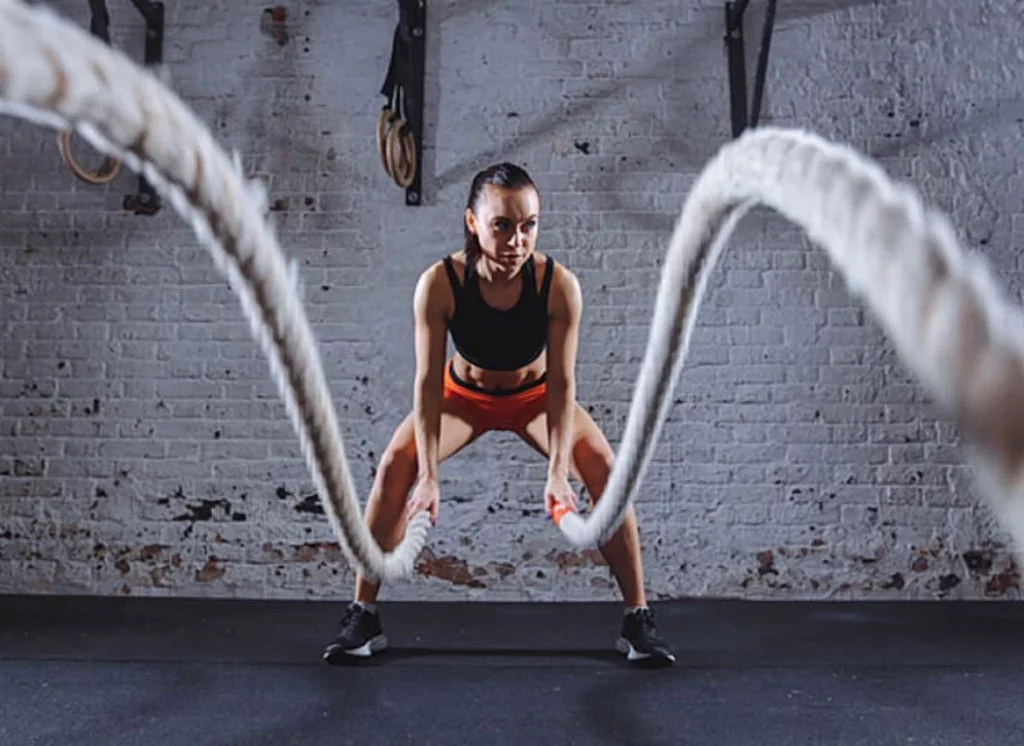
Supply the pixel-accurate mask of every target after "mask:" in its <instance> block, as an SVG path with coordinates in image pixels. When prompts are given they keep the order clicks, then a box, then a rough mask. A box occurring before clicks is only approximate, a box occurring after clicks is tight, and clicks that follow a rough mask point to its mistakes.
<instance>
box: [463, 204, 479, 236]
mask: <svg viewBox="0 0 1024 746" xmlns="http://www.w3.org/2000/svg"><path fill="white" fill-rule="evenodd" d="M466 227H467V228H469V232H470V233H472V234H473V235H474V236H479V235H480V232H479V231H478V230H477V225H476V215H474V214H473V211H472V210H470V209H469V208H466Z"/></svg>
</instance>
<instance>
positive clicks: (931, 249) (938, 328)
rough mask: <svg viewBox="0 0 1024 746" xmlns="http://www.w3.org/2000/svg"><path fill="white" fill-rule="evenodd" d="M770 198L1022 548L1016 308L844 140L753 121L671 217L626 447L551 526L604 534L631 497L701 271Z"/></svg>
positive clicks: (594, 538) (660, 416)
mask: <svg viewBox="0 0 1024 746" xmlns="http://www.w3.org/2000/svg"><path fill="white" fill-rule="evenodd" d="M757 204H763V205H766V206H768V207H770V208H772V209H774V210H775V211H777V212H778V213H779V214H781V215H783V216H784V217H786V218H787V219H789V220H790V221H792V222H793V223H794V224H796V225H798V226H800V227H801V228H803V229H804V231H806V233H807V235H808V237H809V238H810V239H811V240H812V241H813V242H815V243H817V244H819V245H821V246H822V247H823V248H824V249H825V250H826V252H827V253H828V256H829V258H830V259H831V261H832V264H833V265H834V266H835V267H836V268H837V269H838V270H839V272H840V273H841V274H842V276H843V278H844V279H845V281H846V283H847V286H848V288H849V290H850V292H851V294H853V295H855V296H859V297H861V298H863V299H864V300H865V301H866V304H867V306H868V307H869V309H870V310H871V311H872V312H873V313H874V314H875V316H876V317H877V318H878V320H879V322H880V324H881V327H882V328H883V330H884V331H885V332H886V333H887V335H888V337H889V338H890V339H891V340H892V341H893V343H894V345H895V348H896V351H897V353H898V354H899V355H900V356H901V358H902V360H903V361H904V363H905V364H906V365H907V366H908V368H909V369H910V370H911V372H912V373H914V374H915V375H916V376H917V377H918V378H919V379H920V380H921V382H922V383H923V384H924V386H925V388H926V390H927V391H928V392H929V393H930V395H931V396H933V397H934V398H935V400H936V403H937V405H938V406H939V407H940V408H941V409H942V410H943V411H944V412H945V413H947V414H948V415H950V416H951V417H952V418H953V419H954V420H955V422H956V423H957V425H958V426H960V427H961V428H962V430H963V433H964V435H965V441H966V443H967V451H968V455H969V458H970V459H971V460H972V461H973V463H974V465H975V466H976V467H977V470H976V471H977V472H978V483H979V485H980V487H981V492H982V494H983V495H984V496H985V497H986V498H987V499H988V501H989V502H990V504H991V505H992V507H993V510H994V512H995V513H996V515H997V517H998V518H999V519H1000V520H1001V521H1002V522H1003V524H1004V525H1005V526H1006V527H1007V528H1008V529H1009V531H1010V533H1011V536H1012V538H1013V541H1014V543H1015V544H1016V545H1017V546H1016V551H1017V553H1018V556H1019V554H1020V552H1021V550H1022V549H1024V482H1022V476H1024V469H1022V466H1024V361H1022V350H1024V316H1022V314H1021V311H1020V308H1019V307H1018V306H1012V305H1011V304H1010V302H1009V301H1008V300H1007V299H1006V298H1005V297H1004V294H1003V292H1002V290H1001V289H1000V288H999V287H998V286H997V284H996V281H995V279H994V277H993V274H992V272H991V271H990V269H989V266H988V263H987V262H986V260H985V259H984V258H983V257H981V256H980V255H978V254H967V253H966V252H964V250H963V249H961V248H960V245H959V243H958V241H957V238H956V235H955V233H954V230H953V228H952V226H951V224H950V222H949V220H948V219H947V218H946V217H945V216H944V215H942V214H940V213H938V212H937V211H934V210H932V209H929V208H926V207H925V205H924V204H923V202H922V200H921V198H920V196H919V195H918V193H917V192H916V191H914V190H913V189H911V188H910V187H908V186H906V185H903V184H897V183H895V182H894V181H892V180H890V178H889V177H888V176H887V175H886V174H885V172H884V171H883V170H882V168H881V167H880V166H879V165H877V164H876V163H874V162H872V161H871V160H869V159H867V158H865V157H863V156H861V155H860V154H858V153H857V152H856V151H855V150H853V149H852V148H850V147H848V146H845V145H837V144H834V143H830V142H827V141H825V140H823V139H822V138H820V137H818V136H816V135H814V134H810V133H806V132H801V131H793V130H782V129H776V128H767V127H766V128H761V129H755V130H751V131H749V132H747V133H745V134H744V135H742V136H741V137H740V138H738V139H737V140H735V141H733V142H732V143H730V144H728V145H726V146H724V147H723V148H722V149H721V150H720V151H719V153H718V154H717V155H716V156H715V158H713V159H712V160H711V162H710V163H708V164H707V166H706V167H705V168H704V170H703V171H702V173H701V174H700V176H699V178H698V179H697V182H696V183H695V184H694V187H693V190H692V191H691V192H690V194H689V196H688V198H687V200H686V202H685V204H684V207H683V210H682V213H681V215H680V217H679V220H678V222H677V223H676V227H675V230H674V232H673V235H672V238H671V242H670V244H669V248H668V252H667V255H666V257H665V264H664V269H663V271H662V275H661V282H660V287H659V289H658V294H657V297H656V300H655V307H654V316H653V319H652V322H651V331H650V335H649V339H648V342H647V349H646V352H645V354H644V359H643V363H642V365H641V369H640V375H639V378H638V380H637V383H636V387H635V389H634V392H633V399H632V402H631V405H630V410H629V415H628V419H627V423H626V428H625V432H624V434H623V437H622V445H621V447H620V449H619V452H618V454H617V458H616V460H615V464H614V467H613V469H612V473H611V475H610V476H609V479H608V482H607V485H606V487H605V491H604V493H603V494H602V498H601V500H599V501H598V503H597V505H596V506H595V507H594V509H593V510H592V511H591V512H590V514H589V515H588V516H587V517H586V518H583V517H581V516H579V515H577V514H574V513H569V514H568V515H566V516H565V517H564V518H562V519H561V521H560V522H559V526H560V527H561V529H562V531H563V532H564V533H565V535H566V536H567V537H568V539H569V541H570V542H571V543H572V544H574V545H576V546H579V547H583V546H588V545H592V544H600V543H603V542H604V541H606V540H607V539H608V538H610V536H611V535H612V533H614V531H615V529H616V528H617V526H618V525H619V523H620V521H621V520H622V518H623V516H624V514H625V511H626V509H627V507H628V505H629V504H630V503H631V502H632V500H633V499H634V497H635V495H636V491H637V487H638V485H639V483H640V480H641V479H642V477H643V474H644V470H645V469H646V467H647V465H648V462H649V460H650V457H651V453H652V451H653V450H654V448H655V446H656V444H657V441H658V437H659V435H660V432H661V428H662V425H663V424H664V421H665V417H666V415H667V413H668V409H669V407H670V404H671V401H672V393H673V390H674V388H675V385H676V381H677V379H678V377H679V374H680V370H681V367H682V364H683V360H684V358H685V356H686V351H687V348H688V346H689V341H690V335H691V332H692V330H693V325H694V320H695V318H696V314H697V309H698V307H699V306H700V301H701V298H702V296H703V294H704V290H705V288H706V286H707V279H708V275H709V274H710V273H711V270H712V269H713V267H714V266H715V262H716V261H717V260H718V257H719V255H720V254H721V252H722V250H723V249H724V247H725V244H726V242H727V240H728V238H729V236H730V234H731V233H732V231H733V229H734V228H735V226H736V224H737V223H738V221H739V219H740V218H741V217H742V216H743V215H744V214H745V213H746V212H747V211H748V210H749V209H750V208H751V207H753V206H755V205H757Z"/></svg>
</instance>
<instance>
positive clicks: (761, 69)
mask: <svg viewBox="0 0 1024 746" xmlns="http://www.w3.org/2000/svg"><path fill="white" fill-rule="evenodd" d="M749 4H750V0H736V1H735V2H729V1H727V2H726V3H725V47H726V54H727V57H728V60H729V102H730V113H731V117H732V136H733V137H734V138H735V137H739V136H740V135H741V134H742V133H743V131H744V130H745V129H747V128H748V127H756V126H757V123H758V121H759V120H760V117H761V101H762V99H763V98H764V81H765V76H766V74H767V71H768V53H769V51H770V50H771V44H772V31H773V29H774V28H775V5H776V0H766V5H765V9H764V24H763V26H762V28H761V49H760V51H759V52H758V55H757V70H756V72H755V73H754V96H753V100H752V101H751V102H750V113H749V114H748V109H747V69H746V60H745V53H744V48H743V14H744V12H746V10H747V5H749Z"/></svg>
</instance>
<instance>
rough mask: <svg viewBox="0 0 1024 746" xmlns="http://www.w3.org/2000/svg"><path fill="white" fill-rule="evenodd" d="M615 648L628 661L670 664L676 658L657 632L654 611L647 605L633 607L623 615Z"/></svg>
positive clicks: (647, 663)
mask: <svg viewBox="0 0 1024 746" xmlns="http://www.w3.org/2000/svg"><path fill="white" fill-rule="evenodd" d="M615 649H616V650H618V651H619V652H620V653H622V654H623V655H625V656H626V660H628V661H629V662H630V663H643V664H646V665H659V666H671V665H672V664H673V663H675V660H676V657H675V655H673V654H672V651H671V650H669V648H668V646H667V645H665V643H664V642H662V640H661V636H660V635H659V634H658V628H657V627H656V626H655V624H654V612H653V611H651V610H650V609H649V608H647V607H644V608H640V609H634V610H633V611H631V612H629V613H628V614H626V615H625V616H624V617H623V619H622V636H621V637H619V639H618V641H617V642H616V643H615Z"/></svg>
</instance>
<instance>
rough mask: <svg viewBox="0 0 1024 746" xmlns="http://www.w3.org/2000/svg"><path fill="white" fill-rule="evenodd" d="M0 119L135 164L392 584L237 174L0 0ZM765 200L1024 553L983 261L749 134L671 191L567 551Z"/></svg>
mask: <svg viewBox="0 0 1024 746" xmlns="http://www.w3.org/2000/svg"><path fill="white" fill-rule="evenodd" d="M0 112H3V113H8V114H12V115H14V116H18V117H21V118H23V119H26V120H29V121H33V122H35V123H38V124H41V125H46V126H50V127H55V128H63V127H68V126H70V125H72V124H73V125H75V126H76V128H77V130H78V131H79V132H80V133H81V134H82V135H83V136H84V137H85V138H86V139H88V140H89V142H90V143H92V144H93V146H94V147H96V148H98V149H99V150H100V151H101V152H104V153H108V154H112V155H117V156H119V157H120V158H121V160H122V161H123V162H124V163H125V165H127V166H128V168H131V169H132V170H135V171H139V172H142V173H143V174H144V175H145V176H146V177H147V179H149V180H150V181H151V183H152V184H153V185H154V187H155V188H156V189H157V190H158V191H159V192H160V193H161V194H162V195H164V196H165V197H166V198H167V199H168V200H169V201H170V202H171V204H172V205H174V207H175V209H176V210H177V211H178V212H179V213H180V214H181V215H182V216H183V217H184V218H185V219H186V220H189V221H190V223H191V225H192V227H193V229H194V230H195V232H196V234H197V236H198V237H199V239H200V240H201V241H202V242H203V244H204V245H206V246H207V248H208V249H209V250H210V252H211V254H212V256H213V258H214V260H215V262H216V266H217V267H218V268H219V269H220V270H221V271H222V272H224V274H225V275H226V276H227V277H228V280H229V282H230V283H231V286H232V288H233V289H234V291H235V292H236V293H237V294H238V296H239V298H240V299H241V302H242V308H243V310H244V311H245V313H246V315H247V316H248V318H249V319H250V323H251V327H252V331H253V334H254V337H256V338H257V339H258V340H259V342H260V343H261V345H262V348H263V350H264V352H265V353H266V355H267V357H268V360H269V363H270V367H271V371H272V373H273V376H274V379H275V381H276V382H277V385H278V389H279V391H280V393H281V396H282V398H283V399H284V401H285V404H286V406H287V409H288V412H289V415H290V416H291V419H292V423H293V425H294V427H295V430H296V432H297V434H298V436H299V439H300V442H301V444H302V446H303V451H304V453H305V456H306V461H307V464H308V466H309V468H310V472H311V474H312V476H313V479H314V481H315V483H316V485H317V487H318V492H319V494H320V496H321V500H322V502H323V503H324V507H325V512H326V514H327V516H328V519H329V521H330V524H331V527H332V529H333V530H334V532H335V534H336V535H337V536H338V539H339V543H340V545H341V547H342V550H343V551H344V552H345V554H346V557H347V558H348V559H349V561H350V562H352V563H353V564H355V565H356V566H358V567H359V569H361V570H362V571H363V572H364V573H365V574H366V575H368V576H370V577H375V578H379V579H381V580H385V581H386V580H389V579H397V578H401V577H405V576H408V575H410V574H411V573H412V571H413V563H414V561H415V558H416V556H417V555H418V553H419V551H420V549H421V548H422V547H423V544H424V542H425V540H426V533H427V529H428V520H429V519H428V518H427V514H426V512H421V513H419V514H417V516H415V517H414V518H413V520H412V521H410V523H409V527H408V528H407V530H406V534H405V537H404V538H403V540H402V543H401V544H400V545H399V546H398V547H397V548H396V549H395V550H394V551H392V552H390V553H384V552H382V551H381V550H380V547H379V546H378V545H377V544H376V542H375V541H374V540H373V537H372V536H371V535H370V534H369V531H368V530H367V529H366V527H365V526H364V524H363V523H362V521H361V520H360V518H361V514H360V511H359V506H358V503H357V501H356V498H355V489H354V486H353V483H352V477H351V473H350V472H349V469H348V464H347V460H346V457H345V452H344V444H343V442H342V439H341V436H340V433H339V430H338V425H337V419H336V414H335V411H334V408H333V404H332V400H331V397H330V395H329V392H328V390H327V387H326V383H325V381H324V376H323V373H322V370H321V367H320V362H319V355H318V352H317V349H316V346H315V343H314V340H313V335H312V331H311V330H310V327H309V324H308V322H307V320H306V317H305V314H304V311H303V309H302V306H301V305H300V302H299V298H298V293H297V289H296V284H297V270H296V268H295V265H294V264H292V265H291V268H290V269H289V267H288V265H287V264H286V262H285V259H284V257H283V254H282V251H281V249H280V247H279V245H278V243H277V241H276V237H275V235H274V232H273V230H272V228H271V226H270V225H269V224H268V222H267V220H266V215H267V209H266V199H267V198H266V193H265V191H264V190H263V188H262V185H261V183H260V182H258V181H246V180H245V179H244V177H243V176H242V173H241V166H240V162H239V160H238V158H237V155H236V158H235V162H234V164H232V163H231V162H229V159H228V157H227V155H226V154H225V153H224V151H223V150H221V149H220V148H219V147H218V146H217V145H216V143H215V142H214V141H213V137H212V135H211V134H210V132H209V130H208V129H207V128H205V127H204V126H203V125H202V124H201V123H200V122H199V121H198V120H197V119H196V117H195V116H194V114H193V113H192V112H191V110H190V109H188V108H187V107H186V106H185V105H184V104H183V103H182V102H181V101H180V99H178V98H177V97H176V96H175V95H174V94H173V93H171V92H170V91H169V90H167V89H166V87H165V86H164V85H163V84H162V83H161V82H160V80H159V79H157V78H156V77H154V76H153V75H151V74H150V73H148V72H147V71H145V70H143V69H141V68H138V67H137V66H136V65H135V64H134V63H133V62H132V61H131V60H130V59H128V58H127V57H125V56H124V55H122V54H120V53H118V52H116V51H115V50H111V49H109V48H107V47H105V46H104V45H103V44H101V43H99V42H96V41H94V40H93V39H91V38H90V37H89V36H88V35H86V34H84V33H82V32H81V31H80V30H79V29H78V28H77V27H76V26H74V25H72V24H71V23H68V22H66V21H64V20H62V19H60V18H59V17H57V16H56V15H55V14H53V13H52V12H50V11H49V10H47V9H45V8H42V7H35V8H31V7H29V6H26V5H25V4H23V3H22V2H20V0H0ZM758 203H761V204H765V205H767V206H769V207H771V208H773V209H775V210H776V211H778V212H779V213H780V214H782V215H783V216H785V217H786V218H788V219H789V220H791V221H793V222H794V223H795V224H797V225H799V226H800V227H802V228H803V229H804V230H805V231H806V232H807V234H808V235H809V237H810V238H811V239H812V240H814V241H815V242H817V243H820V244H821V245H822V246H823V247H824V248H825V249H826V250H827V252H828V254H829V257H830V258H831V260H832V262H833V263H834V265H835V266H836V267H837V268H838V269H839V270H840V271H841V273H842V274H843V276H844V278H845V279H846V281H847V282H848V284H849V286H850V289H851V291H852V292H854V293H856V294H858V295H861V296H862V297H864V298H865V299H866V300H867V302H868V305H869V306H870V307H871V309H872V310H873V311H874V313H875V314H877V316H878V317H879V318H880V320H881V323H882V325H883V327H884V329H885V331H886V332H887V333H888V335H889V336H890V338H891V339H893V340H894V342H895V344H896V346H897V350H898V352H899V353H900V355H901V356H902V358H903V359H904V361H906V362H907V364H908V365H909V367H910V368H911V369H912V370H913V372H914V373H916V374H917V375H918V376H919V377H920V378H921V379H922V381H923V382H924V383H925V385H926V386H927V388H928V390H929V391H930V392H931V393H932V394H933V395H934V396H935V397H936V398H937V399H938V402H939V404H940V405H941V406H943V407H944V408H945V409H946V410H947V411H949V412H950V413H951V414H952V415H953V416H954V417H955V419H956V421H957V423H958V424H960V425H961V426H962V427H963V428H964V430H965V432H966V434H967V435H968V440H969V442H970V443H971V444H973V449H972V457H973V458H974V459H975V463H977V464H978V465H979V467H980V475H979V481H980V482H981V484H982V489H983V492H984V493H985V494H986V495H987V496H988V497H989V498H991V500H992V504H993V506H994V507H995V509H996V512H997V514H998V515H999V517H1000V518H1001V519H1002V520H1003V521H1004V522H1005V524H1006V525H1007V526H1008V528H1009V530H1010V531H1011V534H1012V536H1013V539H1014V541H1015V542H1016V543H1017V545H1018V547H1021V546H1024V500H1021V499H1020V497H1021V496H1020V493H1021V491H1022V485H1021V468H1020V467H1021V463H1022V460H1024V453H1022V447H1024V418H1022V417H1021V416H1019V410H1020V407H1019V406H1018V405H1017V402H1018V401H1020V400H1022V399H1024V365H1022V363H1021V359H1020V350H1021V349H1022V348H1024V341H1022V317H1021V314H1020V312H1019V309H1017V308H1015V307H1011V306H1010V304H1009V302H1007V301H1006V300H1004V299H1003V296H1002V293H1001V291H1000V290H999V288H998V287H997V286H996V284H995V281H994V279H993V277H992V274H991V273H990V272H989V270H988V268H987V265H986V264H985V262H984V260H983V259H981V258H980V257H977V256H967V255H966V254H965V253H964V252H963V251H962V250H961V249H960V247H959V245H958V243H957V240H956V238H955V235H954V233H953V230H952V227H951V226H950V224H949V222H948V220H947V219H946V218H945V217H944V216H942V215H941V214H938V213H935V212H933V211H930V210H926V209H925V207H924V206H923V205H922V203H921V200H920V198H919V197H918V195H917V194H916V193H915V192H913V191H912V190H911V189H909V188H908V187H905V186H902V185H897V184H895V183H894V182H892V181H890V180H889V179H888V177H887V176H886V175H885V174H884V172H883V171H882V170H881V168H880V167H879V166H877V165H876V164H874V163H872V162H870V161H869V160H867V159H865V158H863V157H862V156H860V155H858V154H857V153H856V152H855V151H853V150H852V149H850V148H848V147H845V146H840V145H835V144H831V143H829V142H827V141H825V140H823V139H821V138H820V137H817V136H815V135H813V134H809V133H804V132H799V131H790V130H779V129H774V128H764V129H760V130H753V131H750V132H748V133H746V134H744V135H743V136H742V137H740V138H739V139H737V140H735V141H733V142H732V143H730V144H728V145H726V146H724V147H723V148H722V149H721V151H720V152H719V153H718V155H717V156H716V157H715V158H714V159H713V160H712V161H711V162H710V163H709V164H708V166H707V167H706V168H705V169H704V171H703V172H702V173H701V175H700V177H699V179H698V181H697V184H696V185H695V187H694V189H693V190H692V192H691V193H690V195H689V196H688V198H687V200H686V203H685V205H684V207H683V211H682V213H681V215H680V217H679V220H678V222H677V224H676V228H675V231H674V233H673V236H672V240H671V243H670V246H669V249H668V253H667V256H666V261H665V266H664V270H663V272H662V276H661V281H660V287H659V290H658V295H657V299H656V303H655V309H654V317H653V321H652V326H651V334H650V338H649V340H648V344H647V350H646V353H645V356H644V360H643V364H642V366H641V370H640V376H639V379H638V381H637V384H636V388H635V390H634V395H633V401H632V404H631V407H630V412H629V417H628V420H627V425H626V431H625V434H624V437H623V441H622V445H621V447H620V452H619V454H618V456H617V458H616V461H615V465H614V468H613V470H612V474H611V476H610V479H609V481H608V485H607V487H606V490H605V492H604V494H603V496H602V499H601V500H599V501H598V503H597V505H596V507H595V508H594V509H593V511H592V512H591V513H590V514H589V515H588V516H586V517H583V516H579V515H575V514H570V515H566V516H565V517H564V518H562V519H561V521H560V523H559V525H560V527H561V529H562V531H563V533H564V534H565V535H566V536H567V537H568V539H569V540H570V541H571V542H572V543H573V544H575V545H577V546H581V547H582V546H587V545H592V544H595V543H603V542H604V541H605V540H606V539H607V538H609V537H610V535H611V534H612V533H613V532H614V530H615V529H616V528H617V526H618V525H619V523H620V521H621V520H622V517H623V516H624V514H625V511H626V509H627V507H628V505H629V504H630V503H631V502H632V500H633V498H634V496H635V492H636V488H637V485H638V483H639V481H640V479H641V478H642V476H643V473H644V470H645V469H646V466H647V464H648V461H649V458H650V455H651V452H652V451H653V449H654V447H655V445H656V443H657V440H658V437H659V435H660V432H661V427H662V425H663V423H664V419H665V416H666V414H667V410H668V407H669V403H670V402H671V395H672V392H673V389H674V387H675V382H676V380H677V378H678V376H679V373H680V369H681V366H682V363H683V359H684V357H685V353H686V350H687V347H688V344H689V339H690V334H691V331H692V327H693V323H694V317H695V313H696V310H697V308H698V307H699V303H700V299H701V297H702V295H703V293H704V290H705V286H706V283H707V277H708V274H709V272H710V271H711V269H712V268H713V266H714V263H715V261H716V260H717V258H718V256H719V254H720V253H721V251H722V250H723V248H724V246H725V243H726V240H727V239H728V237H729V236H730V234H731V233H732V230H733V229H734V227H735V225H736V223H737V222H738V220H739V219H740V218H741V217H742V215H743V214H745V212H746V211H747V210H749V209H750V208H751V207H753V206H754V205H755V204H758Z"/></svg>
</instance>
